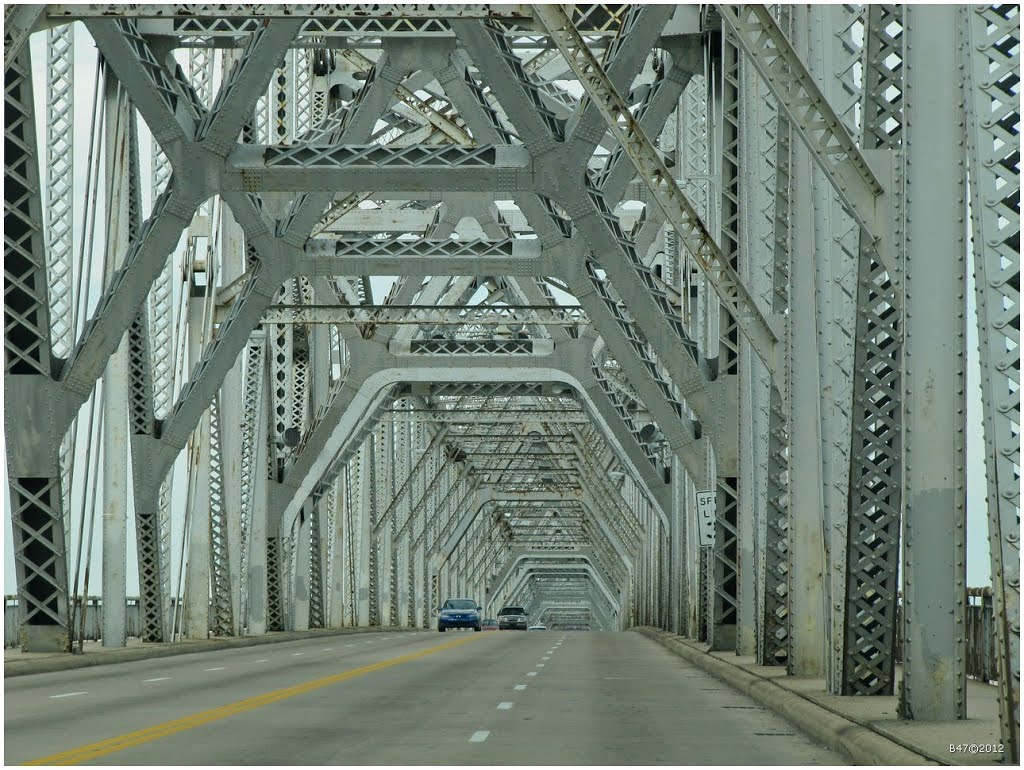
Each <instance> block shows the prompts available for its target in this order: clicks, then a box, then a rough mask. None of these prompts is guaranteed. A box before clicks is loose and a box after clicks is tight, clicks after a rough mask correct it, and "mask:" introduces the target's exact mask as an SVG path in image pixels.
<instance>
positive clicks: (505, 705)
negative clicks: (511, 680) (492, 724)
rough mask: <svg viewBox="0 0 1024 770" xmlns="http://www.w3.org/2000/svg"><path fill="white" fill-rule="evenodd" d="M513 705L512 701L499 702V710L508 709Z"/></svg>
mask: <svg viewBox="0 0 1024 770" xmlns="http://www.w3.org/2000/svg"><path fill="white" fill-rule="evenodd" d="M513 705H514V704H513V703H512V701H502V702H501V703H499V704H498V711H508V710H509V709H510V708H512V706H513Z"/></svg>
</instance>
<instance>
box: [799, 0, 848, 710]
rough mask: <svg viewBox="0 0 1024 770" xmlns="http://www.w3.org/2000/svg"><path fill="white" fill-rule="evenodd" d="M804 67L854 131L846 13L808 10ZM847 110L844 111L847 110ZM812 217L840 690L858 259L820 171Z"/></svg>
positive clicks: (834, 681)
mask: <svg viewBox="0 0 1024 770" xmlns="http://www.w3.org/2000/svg"><path fill="white" fill-rule="evenodd" d="M810 15H811V24H810V26H809V30H810V34H809V36H808V57H807V60H806V61H807V65H808V68H809V71H810V73H811V75H812V76H813V77H815V79H816V80H817V81H818V82H819V83H820V84H821V89H822V92H823V94H824V95H825V97H826V98H827V99H829V101H830V103H831V104H836V105H839V107H837V110H839V111H840V116H841V119H842V120H843V123H844V125H845V126H846V128H847V130H848V131H850V132H851V133H853V132H854V131H855V128H854V126H853V125H852V123H853V120H852V118H853V112H854V110H853V107H854V106H855V105H856V101H855V100H853V99H851V98H849V96H848V95H847V94H845V93H844V90H845V89H844V85H846V86H848V84H844V83H843V82H842V81H841V80H840V78H839V77H837V73H838V72H841V71H842V70H843V68H844V67H847V68H849V67H852V66H853V62H854V61H855V59H854V58H853V57H851V56H849V55H847V53H846V52H847V50H848V48H849V47H850V46H849V44H848V41H844V40H842V39H841V38H840V37H839V35H838V34H837V32H839V33H841V32H842V31H843V29H844V28H845V27H846V25H847V24H848V23H849V17H850V15H851V14H850V12H849V11H848V10H847V8H845V7H839V6H835V7H824V6H813V7H812V8H811V14H810ZM844 108H845V109H844ZM811 179H812V185H813V190H814V201H815V204H814V217H815V242H816V247H815V253H816V254H817V259H816V260H815V306H816V308H817V332H818V377H819V388H818V393H819V396H818V398H819V407H818V409H819V413H820V415H821V447H822V493H821V496H822V513H823V521H824V544H825V561H826V564H825V567H826V573H825V581H824V587H825V597H826V599H825V601H826V606H827V607H828V615H827V618H828V622H827V623H826V625H825V650H826V657H825V662H826V671H825V676H826V687H828V688H829V689H830V690H831V691H833V692H838V691H839V682H840V680H841V678H842V673H841V672H842V667H843V663H842V661H843V655H842V650H843V636H844V633H845V625H844V616H845V607H846V604H845V598H846V597H845V589H846V582H847V581H846V576H847V569H846V553H847V521H848V518H849V517H848V514H847V508H848V501H849V472H850V467H849V454H850V423H851V401H852V389H851V387H852V382H853V376H852V374H853V336H852V333H853V330H854V329H855V326H856V324H855V319H856V310H855V306H854V298H855V295H856V291H857V289H856V285H855V280H856V277H857V267H856V266H857V255H858V242H859V235H860V228H859V227H857V226H856V224H855V223H854V221H853V219H852V217H851V216H850V215H849V214H848V213H847V212H846V210H845V209H844V208H843V205H842V203H841V201H840V199H839V197H838V195H837V193H836V191H835V190H834V189H833V188H832V186H831V184H830V183H829V182H828V180H827V179H826V177H825V175H824V174H823V173H822V171H821V170H820V169H819V168H817V167H815V168H814V169H813V171H812V172H811Z"/></svg>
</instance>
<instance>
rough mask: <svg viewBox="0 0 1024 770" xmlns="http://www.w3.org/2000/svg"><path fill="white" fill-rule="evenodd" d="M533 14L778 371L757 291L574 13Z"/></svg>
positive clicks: (544, 10)
mask: <svg viewBox="0 0 1024 770" xmlns="http://www.w3.org/2000/svg"><path fill="white" fill-rule="evenodd" d="M534 17H535V18H536V19H537V21H539V22H540V23H541V24H542V26H543V27H544V29H545V30H546V31H547V32H548V34H549V35H550V36H551V39H552V40H553V41H554V42H555V44H556V45H557V46H558V48H559V50H560V51H561V52H562V55H563V56H564V57H565V60H566V61H567V62H568V63H569V65H570V66H571V67H572V69H573V72H574V73H575V74H576V76H577V77H578V78H579V82H580V84H581V85H582V86H583V88H584V89H585V90H586V92H587V95H588V96H589V97H590V100H591V103H593V104H594V105H595V106H597V108H598V110H599V111H600V112H601V115H602V116H603V117H604V119H605V122H606V124H607V127H608V129H609V130H610V131H611V133H612V135H613V136H614V137H615V138H616V139H617V140H618V141H619V143H620V144H621V146H622V148H623V150H624V151H625V154H626V157H628V158H629V160H630V161H631V162H632V163H633V165H634V166H635V167H636V170H637V173H638V174H639V176H640V179H641V180H642V181H643V182H644V183H645V184H646V185H647V186H648V189H650V191H651V193H652V195H654V198H655V200H657V202H658V204H659V205H660V206H661V208H662V209H663V210H664V212H665V216H666V217H667V218H668V220H669V221H670V222H671V223H672V225H673V226H674V227H675V228H676V231H677V232H678V233H679V235H680V236H681V240H682V242H683V244H684V245H685V246H686V248H687V250H688V251H689V253H690V254H691V255H692V256H693V258H694V260H695V261H696V263H697V264H698V265H699V266H700V268H701V269H702V271H703V272H704V275H705V276H706V277H707V279H708V283H709V284H710V285H711V286H712V287H713V288H714V290H715V293H716V294H717V295H718V297H719V299H720V300H721V301H722V304H723V305H725V307H726V308H727V309H728V310H729V311H730V312H731V313H732V314H733V315H734V316H735V317H736V319H737V322H738V323H739V326H740V329H741V330H742V331H743V333H744V334H745V335H746V336H747V338H748V339H749V340H750V343H751V346H752V347H753V349H754V350H755V352H756V353H757V354H758V356H759V357H760V358H761V360H762V361H764V362H765V365H766V366H768V368H769V370H771V371H775V369H777V368H778V363H777V362H776V361H775V355H776V354H775V343H776V342H777V340H778V337H777V335H776V334H775V332H774V331H773V329H772V325H771V323H770V322H769V321H768V319H767V318H766V317H765V316H764V314H763V313H762V312H761V310H760V308H759V307H758V305H757V303H756V302H755V301H754V299H753V297H752V296H751V295H750V293H749V292H748V291H747V289H746V287H745V286H744V285H743V283H742V281H740V278H739V276H738V275H737V274H736V271H735V270H734V269H733V268H732V266H731V265H730V264H729V262H728V260H727V258H726V256H725V255H724V254H723V253H722V250H721V249H720V248H719V246H718V244H717V243H716V242H715V240H714V238H713V237H712V235H711V233H710V232H709V231H708V229H707V227H706V225H705V224H704V222H703V221H702V220H701V218H700V216H699V215H698V213H697V211H696V209H695V208H694V207H693V204H692V203H690V200H689V198H687V197H686V194H685V193H684V192H683V191H682V190H681V189H680V188H679V185H678V184H677V183H676V181H675V178H674V177H673V175H672V173H671V172H670V171H669V170H668V167H667V166H666V165H665V163H664V161H663V160H662V159H661V156H660V155H659V154H658V152H657V150H656V149H655V148H654V144H653V143H652V142H651V140H650V139H649V138H648V137H647V134H646V133H645V132H644V130H643V129H642V128H641V126H640V124H639V123H638V122H637V120H636V119H635V118H634V117H633V114H632V112H631V111H630V109H629V105H628V104H627V103H626V101H625V100H624V99H623V98H622V96H621V95H620V94H619V92H618V90H617V89H616V88H615V85H614V84H613V83H612V82H611V80H610V79H609V78H608V76H607V75H606V74H605V72H604V69H603V67H602V66H601V64H600V62H598V61H597V59H596V58H595V57H594V54H593V52H592V51H591V50H590V48H589V47H588V46H587V44H586V43H585V42H584V41H583V38H582V37H580V33H579V31H578V30H577V29H576V27H575V26H574V25H573V23H572V21H571V19H570V18H569V17H568V16H567V15H566V14H565V12H564V11H563V10H562V9H561V7H560V6H557V5H544V6H542V5H535V6H534Z"/></svg>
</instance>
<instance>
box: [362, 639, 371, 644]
mask: <svg viewBox="0 0 1024 770" xmlns="http://www.w3.org/2000/svg"><path fill="white" fill-rule="evenodd" d="M363 644H373V639H370V640H369V641H367V642H363Z"/></svg>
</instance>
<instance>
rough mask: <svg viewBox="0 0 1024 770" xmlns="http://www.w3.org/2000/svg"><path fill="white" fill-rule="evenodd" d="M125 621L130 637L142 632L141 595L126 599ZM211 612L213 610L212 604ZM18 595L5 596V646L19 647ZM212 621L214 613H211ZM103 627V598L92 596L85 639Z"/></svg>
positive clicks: (78, 608) (87, 604) (78, 604)
mask: <svg viewBox="0 0 1024 770" xmlns="http://www.w3.org/2000/svg"><path fill="white" fill-rule="evenodd" d="M125 610H126V612H125V623H126V626H127V634H128V638H132V637H138V636H140V635H141V634H142V615H141V613H140V611H139V597H137V596H129V597H128V598H127V599H125ZM81 612H82V600H81V598H79V599H77V600H76V609H75V638H76V639H77V638H78V628H79V625H78V624H79V623H80V622H81V620H80V617H81ZM210 612H211V613H212V612H213V609H212V606H211V609H210ZM19 623H20V618H19V616H18V597H17V596H12V595H10V594H7V595H5V596H4V647H5V648H7V647H17V646H18V645H19V643H20V642H19V639H18V625H19ZM211 623H212V614H211ZM102 628H103V599H102V598H101V597H99V596H90V597H89V598H88V599H87V600H86V602H85V640H86V641H96V640H98V639H99V638H100V630H101V629H102Z"/></svg>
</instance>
